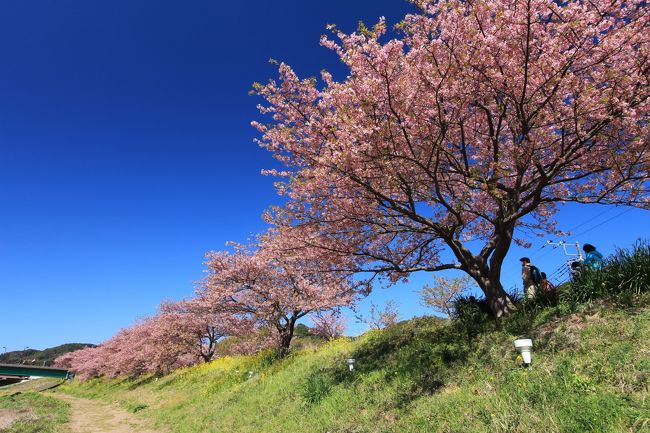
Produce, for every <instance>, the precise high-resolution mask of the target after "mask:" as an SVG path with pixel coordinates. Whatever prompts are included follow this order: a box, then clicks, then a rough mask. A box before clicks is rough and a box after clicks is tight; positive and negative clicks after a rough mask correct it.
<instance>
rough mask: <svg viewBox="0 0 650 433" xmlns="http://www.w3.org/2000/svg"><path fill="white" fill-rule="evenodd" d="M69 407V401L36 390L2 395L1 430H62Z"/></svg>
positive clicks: (23, 432) (31, 432)
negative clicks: (65, 401)
mask: <svg viewBox="0 0 650 433" xmlns="http://www.w3.org/2000/svg"><path fill="white" fill-rule="evenodd" d="M69 409H70V408H69V405H68V404H67V403H64V402H62V401H60V400H58V399H56V398H53V397H51V396H48V395H44V394H40V393H37V392H34V391H28V392H26V393H22V394H17V395H12V396H5V397H0V432H2V433H54V432H60V431H62V430H60V428H61V426H62V425H63V424H65V423H66V422H67V421H68V416H69Z"/></svg>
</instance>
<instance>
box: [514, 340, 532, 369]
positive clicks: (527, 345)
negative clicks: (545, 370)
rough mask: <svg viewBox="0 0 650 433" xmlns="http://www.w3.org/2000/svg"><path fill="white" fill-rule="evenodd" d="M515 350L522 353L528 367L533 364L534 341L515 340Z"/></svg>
mask: <svg viewBox="0 0 650 433" xmlns="http://www.w3.org/2000/svg"><path fill="white" fill-rule="evenodd" d="M515 349H516V350H517V352H519V353H521V358H522V359H523V361H524V364H526V365H528V364H530V363H532V350H533V340H531V339H530V338H521V339H519V340H515Z"/></svg>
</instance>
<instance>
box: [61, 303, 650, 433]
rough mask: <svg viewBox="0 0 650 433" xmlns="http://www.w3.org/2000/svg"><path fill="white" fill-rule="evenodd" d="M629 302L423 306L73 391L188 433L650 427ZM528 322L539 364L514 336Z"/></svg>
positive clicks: (645, 314) (639, 343) (648, 376)
mask: <svg viewBox="0 0 650 433" xmlns="http://www.w3.org/2000/svg"><path fill="white" fill-rule="evenodd" d="M628 301H629V300H628ZM627 304H628V306H621V305H615V304H613V303H610V302H603V301H597V302H593V303H590V304H589V306H579V307H578V308H577V309H576V310H574V311H573V312H566V311H561V309H560V307H545V308H542V309H536V310H534V311H526V308H521V309H520V311H519V312H518V313H517V314H516V315H515V317H513V318H512V319H509V320H508V321H506V322H504V323H502V324H501V326H499V327H497V326H495V324H493V323H492V322H490V321H484V322H480V321H479V322H474V323H473V324H472V325H471V326H469V325H462V324H461V323H459V322H449V321H445V320H441V319H436V318H432V317H425V318H418V319H413V320H410V321H406V322H402V323H399V324H397V325H395V326H393V327H390V328H388V329H385V330H382V331H372V332H368V333H366V334H365V335H363V336H361V337H358V338H356V339H351V338H342V339H339V340H336V341H332V342H329V343H325V344H322V345H321V346H319V347H316V348H307V349H303V350H300V351H296V352H294V353H292V354H291V355H290V356H288V357H287V358H285V359H276V358H275V357H274V355H273V354H272V353H262V354H258V355H256V356H252V357H228V358H222V359H219V360H216V361H214V362H211V363H209V364H205V365H200V366H196V367H191V368H187V369H183V370H179V371H176V372H174V373H172V374H170V375H167V376H164V377H161V378H155V377H146V378H139V379H121V380H110V381H105V380H99V379H97V380H92V381H88V382H86V383H74V384H71V385H66V386H64V387H63V389H62V391H63V392H68V393H72V394H76V395H80V396H86V397H91V398H99V399H103V400H107V401H117V402H119V403H120V404H121V405H122V406H124V407H126V408H128V409H130V410H131V411H133V412H138V414H139V415H140V416H142V417H144V418H146V419H148V420H150V422H151V424H152V426H157V427H159V428H161V429H163V430H166V431H170V432H179V433H186V432H187V433H189V432H197V433H198V432H201V433H205V432H210V433H212V432H289V431H305V432H323V433H324V432H459V433H460V432H544V433H550V432H563V433H566V432H576V433H578V432H579V433H584V432H612V433H621V432H642V431H650V398H648V396H649V391H650V298H649V297H648V295H647V294H645V295H643V296H641V297H637V298H636V299H634V302H631V303H630V302H627ZM630 304H631V305H633V306H629V305H630ZM523 334H525V335H528V336H530V337H531V338H533V340H534V345H535V347H534V352H533V366H532V368H530V369H526V368H522V367H521V366H520V365H519V361H518V359H517V354H516V352H515V351H514V348H513V340H514V339H515V338H516V337H519V336H521V335H523ZM347 358H355V359H356V370H355V371H354V372H352V373H351V372H349V371H348V367H347V364H346V362H345V360H346V359H347ZM249 371H253V372H254V373H253V377H252V378H249V374H248V372H249ZM59 392H61V391H59Z"/></svg>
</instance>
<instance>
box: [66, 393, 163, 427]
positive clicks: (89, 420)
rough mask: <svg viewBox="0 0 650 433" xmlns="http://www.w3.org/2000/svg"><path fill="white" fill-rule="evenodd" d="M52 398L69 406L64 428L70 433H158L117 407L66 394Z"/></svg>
mask: <svg viewBox="0 0 650 433" xmlns="http://www.w3.org/2000/svg"><path fill="white" fill-rule="evenodd" d="M54 396H55V397H56V398H58V399H60V400H63V401H65V402H67V403H69V404H70V423H69V424H68V425H67V426H66V427H67V428H68V429H69V431H70V433H136V432H137V433H159V432H157V431H154V430H150V429H147V428H146V427H144V422H143V420H141V419H139V418H138V417H136V416H135V415H133V414H131V413H129V412H127V411H125V410H124V409H121V408H119V407H116V406H113V405H109V404H106V403H102V402H100V401H97V400H88V399H85V398H78V397H73V396H70V395H66V394H60V393H59V394H55V395H54Z"/></svg>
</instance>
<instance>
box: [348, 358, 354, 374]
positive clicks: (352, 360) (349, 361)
mask: <svg viewBox="0 0 650 433" xmlns="http://www.w3.org/2000/svg"><path fill="white" fill-rule="evenodd" d="M347 362H348V368H349V369H350V371H354V363H355V359H354V358H348V361H347Z"/></svg>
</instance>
